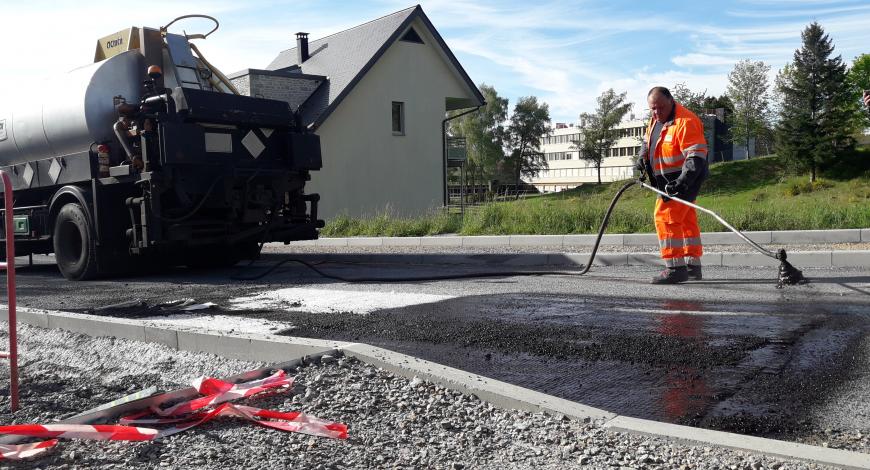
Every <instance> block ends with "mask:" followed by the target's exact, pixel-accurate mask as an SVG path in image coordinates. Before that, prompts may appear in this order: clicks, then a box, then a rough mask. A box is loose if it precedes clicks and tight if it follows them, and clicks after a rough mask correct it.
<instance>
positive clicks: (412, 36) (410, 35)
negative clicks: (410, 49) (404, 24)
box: [400, 28, 423, 44]
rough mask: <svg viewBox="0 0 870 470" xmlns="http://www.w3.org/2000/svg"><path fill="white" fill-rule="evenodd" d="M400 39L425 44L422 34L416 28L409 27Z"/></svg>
mask: <svg viewBox="0 0 870 470" xmlns="http://www.w3.org/2000/svg"><path fill="white" fill-rule="evenodd" d="M400 41H405V42H414V43H417V44H423V38H421V37H420V35H419V34H417V31H415V30H414V28H408V32H407V33H405V35H404V36H402V39H400Z"/></svg>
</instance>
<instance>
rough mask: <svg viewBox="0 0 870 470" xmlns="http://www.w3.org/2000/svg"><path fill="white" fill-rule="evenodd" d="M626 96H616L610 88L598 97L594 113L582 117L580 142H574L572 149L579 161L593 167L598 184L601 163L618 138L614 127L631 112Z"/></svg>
mask: <svg viewBox="0 0 870 470" xmlns="http://www.w3.org/2000/svg"><path fill="white" fill-rule="evenodd" d="M626 96H627V93H626V92H623V93H620V94H616V92H615V91H613V89H612V88H611V89H609V90H607V91H605V92H604V93H601V95H600V96H599V97H598V99H597V101H598V107H597V108H596V109H595V112H594V113H591V114H589V113H583V116H582V117H583V122H584V126H583V128H582V129H581V130H580V142H575V143H574V148H576V149H579V150H580V158H581V159H583V160H586V161H589V162H592V164H594V165H595V169H596V170H597V171H598V184H601V162H602V161H603V160H604V158H605V157H607V154H608V152H610V148H611V147H613V144H614V142H616V139H617V138H618V136H617V133H616V126H617V125H618V124H619V122H620V121H622V118H623V117H625V115H626V113H628V111H629V110H631V103H626V102H625V99H626Z"/></svg>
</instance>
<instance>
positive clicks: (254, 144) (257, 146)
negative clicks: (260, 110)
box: [242, 131, 266, 158]
mask: <svg viewBox="0 0 870 470" xmlns="http://www.w3.org/2000/svg"><path fill="white" fill-rule="evenodd" d="M242 145H244V146H245V148H246V149H248V152H251V155H253V156H254V158H257V157H259V156H260V154H261V153H263V150H265V149H266V146H265V145H263V142H262V141H260V138H259V137H257V134H254V131H248V133H247V134H246V135H245V138H244V139H242Z"/></svg>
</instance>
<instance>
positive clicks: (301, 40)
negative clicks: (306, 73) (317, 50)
mask: <svg viewBox="0 0 870 470" xmlns="http://www.w3.org/2000/svg"><path fill="white" fill-rule="evenodd" d="M306 60H308V33H296V62H297V63H299V64H300V65H301V64H302V63H303V62H305V61H306Z"/></svg>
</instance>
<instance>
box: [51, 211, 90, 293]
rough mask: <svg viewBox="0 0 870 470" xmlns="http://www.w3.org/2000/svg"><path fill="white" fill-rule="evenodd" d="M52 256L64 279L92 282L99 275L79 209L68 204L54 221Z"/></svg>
mask: <svg viewBox="0 0 870 470" xmlns="http://www.w3.org/2000/svg"><path fill="white" fill-rule="evenodd" d="M53 241H54V256H55V259H56V261H57V267H58V268H59V269H60V273H61V274H63V277H65V278H67V279H69V280H72V281H83V280H86V279H92V278H94V277H96V276H97V273H98V272H99V270H98V268H97V250H96V246H94V239H93V237H92V236H91V230H90V225H89V224H88V219H87V216H85V211H84V209H82V206H80V205H79V204H75V203H69V204H66V205H65V206H63V207H62V208H61V209H60V212H58V214H57V218H56V219H55V222H54V236H53Z"/></svg>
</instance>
